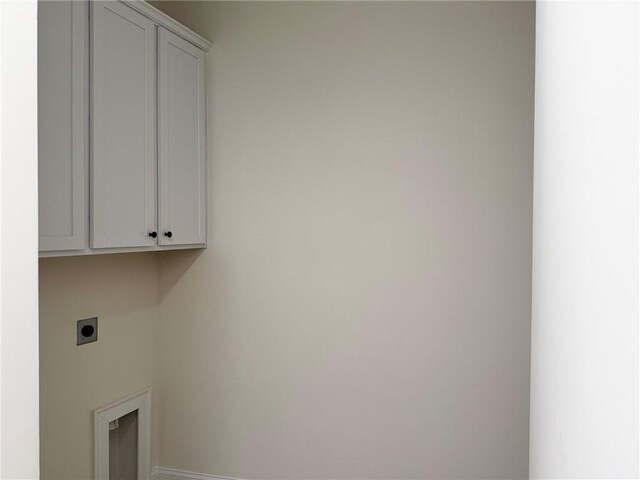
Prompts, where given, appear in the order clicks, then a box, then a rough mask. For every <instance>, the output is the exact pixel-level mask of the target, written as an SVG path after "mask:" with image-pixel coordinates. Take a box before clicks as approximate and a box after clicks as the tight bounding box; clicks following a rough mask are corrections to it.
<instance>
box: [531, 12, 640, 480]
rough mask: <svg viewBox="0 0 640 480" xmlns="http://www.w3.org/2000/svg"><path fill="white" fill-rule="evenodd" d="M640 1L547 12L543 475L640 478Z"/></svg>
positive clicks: (540, 220)
mask: <svg viewBox="0 0 640 480" xmlns="http://www.w3.org/2000/svg"><path fill="white" fill-rule="evenodd" d="M639 14H640V12H639V5H638V3H637V2H541V3H538V18H537V54H536V55H537V58H536V140H535V151H536V154H535V182H534V183H535V200H534V212H535V218H534V250H533V259H534V262H533V265H534V267H533V272H534V275H533V320H532V322H533V325H532V378H531V381H532V383H531V457H530V462H531V478H567V479H568V478H580V479H584V478H600V479H601V478H616V479H621V478H638V476H639V475H640V471H639V468H638V452H639V450H638V447H639V445H638V435H639V432H638V405H639V397H638V374H639V372H638V313H639V312H638V245H639V244H640V239H639V236H638V214H639V211H638V200H639V199H638V173H639V172H638V158H639V156H640V155H639V154H640V151H639V148H638V144H639V140H638V134H639V131H640V130H639V127H640V125H639V105H638V101H639V97H638V89H639V86H640V76H639V75H638V67H639V65H638V62H639V58H640V51H639V45H640V44H639V41H640V36H639V32H638V30H639V23H638V19H639Z"/></svg>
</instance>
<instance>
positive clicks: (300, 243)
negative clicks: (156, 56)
mask: <svg viewBox="0 0 640 480" xmlns="http://www.w3.org/2000/svg"><path fill="white" fill-rule="evenodd" d="M157 5H158V6H159V7H160V8H162V9H164V10H165V11H167V12H168V13H169V14H170V15H172V16H174V17H175V18H177V19H178V20H180V21H183V22H184V23H185V24H187V25H188V26H190V27H192V28H194V29H195V30H196V31H198V32H199V33H201V34H203V35H204V36H206V37H208V38H210V39H211V40H213V41H214V42H215V43H214V46H213V48H212V50H211V52H210V54H209V56H208V58H207V62H208V75H209V77H208V82H209V87H208V90H207V95H208V102H209V132H208V141H209V153H210V157H209V165H208V167H209V185H210V191H209V248H208V249H207V250H206V251H204V252H202V253H196V252H183V253H171V254H165V255H163V256H162V258H161V271H162V283H163V284H162V289H161V317H162V319H161V322H162V324H161V333H160V351H161V356H160V368H159V375H160V376H159V382H160V394H159V397H160V402H161V405H160V408H161V411H162V415H161V424H160V445H159V448H160V451H159V463H160V464H161V465H163V466H166V467H172V468H181V469H186V470H191V471H199V472H205V473H211V474H217V475H226V476H231V477H238V478H457V479H461V478H473V479H479V478H492V479H496V478H511V479H514V478H526V476H527V473H528V460H527V459H528V434H529V432H528V423H529V342H530V295H531V266H530V265H531V219H532V152H533V81H534V20H535V12H534V5H533V4H532V3H523V2H496V3H489V2H471V3H459V2H417V3H396V2H370V3H367V2H363V3H359V2H354V3H349V2H344V3H343V2H300V3H298V2H290V3H286V2H285V3H272V2H265V3H248V2H195V3H187V2H177V3H166V2H159V3H158V4H157Z"/></svg>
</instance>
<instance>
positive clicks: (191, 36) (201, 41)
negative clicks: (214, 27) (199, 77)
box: [120, 0, 213, 52]
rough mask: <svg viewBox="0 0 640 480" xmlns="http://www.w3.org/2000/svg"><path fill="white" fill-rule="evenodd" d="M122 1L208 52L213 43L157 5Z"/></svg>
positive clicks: (132, 0)
mask: <svg viewBox="0 0 640 480" xmlns="http://www.w3.org/2000/svg"><path fill="white" fill-rule="evenodd" d="M120 1H121V2H122V3H124V4H126V5H128V6H130V7H131V8H133V9H135V10H137V11H138V12H140V13H141V14H143V15H144V16H145V17H147V18H149V19H150V20H152V21H153V22H155V23H156V24H157V25H160V26H163V27H164V28H166V29H167V30H169V31H171V32H173V33H175V34H176V35H178V36H179V37H182V38H184V39H185V40H186V41H188V42H190V43H193V44H194V45H195V46H196V47H198V48H200V49H201V50H204V51H205V52H208V51H209V49H210V48H211V47H212V45H213V44H212V43H211V42H210V41H209V40H207V39H206V38H204V37H201V36H200V35H198V34H197V33H195V32H194V31H192V30H189V29H188V28H187V27H185V26H184V25H182V24H181V23H178V22H177V21H176V20H174V19H173V18H171V17H170V16H168V15H167V14H165V13H163V12H161V11H160V10H158V9H157V8H156V7H154V6H152V5H150V4H148V3H147V2H145V1H144V0H120Z"/></svg>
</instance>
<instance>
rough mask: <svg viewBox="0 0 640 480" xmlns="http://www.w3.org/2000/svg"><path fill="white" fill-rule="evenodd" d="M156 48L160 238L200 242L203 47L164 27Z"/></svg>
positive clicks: (203, 219) (203, 201) (203, 233)
mask: <svg viewBox="0 0 640 480" xmlns="http://www.w3.org/2000/svg"><path fill="white" fill-rule="evenodd" d="M159 49H160V51H159V75H160V78H159V83H158V84H159V92H158V93H159V94H158V98H159V112H158V114H159V135H160V152H159V153H160V155H159V159H160V161H159V173H158V174H159V195H158V198H159V204H160V209H159V226H160V229H159V232H158V238H159V244H160V245H187V244H202V243H205V242H206V213H205V209H206V192H205V175H206V172H205V156H206V152H205V148H206V146H205V140H206V139H205V108H206V104H205V95H204V88H205V86H204V52H203V51H202V50H200V49H199V48H197V47H195V46H193V45H192V44H190V43H189V42H187V41H185V40H183V39H182V38H180V37H178V36H176V35H174V34H173V33H171V32H169V31H168V30H165V29H163V28H160V29H159ZM168 232H171V235H170V236H169V235H168Z"/></svg>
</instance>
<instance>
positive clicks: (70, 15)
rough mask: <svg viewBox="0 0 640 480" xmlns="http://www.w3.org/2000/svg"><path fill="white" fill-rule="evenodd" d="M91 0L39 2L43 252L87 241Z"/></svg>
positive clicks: (39, 100)
mask: <svg viewBox="0 0 640 480" xmlns="http://www.w3.org/2000/svg"><path fill="white" fill-rule="evenodd" d="M88 23H89V11H88V4H87V2H79V1H78V2H73V1H59V2H58V1H56V2H48V1H40V2H38V189H39V198H38V203H39V205H38V208H39V230H40V234H39V235H40V246H39V249H40V251H55V250H78V249H82V248H84V247H85V242H86V228H85V227H86V223H85V219H86V209H85V205H86V203H87V199H86V197H85V195H86V193H85V186H86V176H85V174H86V167H87V166H88V165H87V154H88V149H87V147H88V145H87V128H86V127H87V123H88V117H87V113H88V112H87V96H88V62H87V55H88V44H89V42H88V36H87V35H88Z"/></svg>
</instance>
